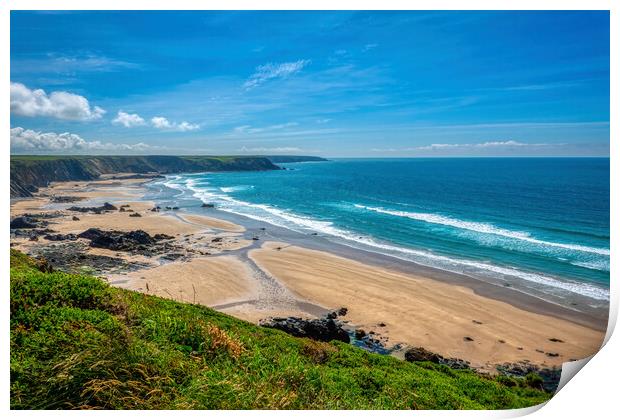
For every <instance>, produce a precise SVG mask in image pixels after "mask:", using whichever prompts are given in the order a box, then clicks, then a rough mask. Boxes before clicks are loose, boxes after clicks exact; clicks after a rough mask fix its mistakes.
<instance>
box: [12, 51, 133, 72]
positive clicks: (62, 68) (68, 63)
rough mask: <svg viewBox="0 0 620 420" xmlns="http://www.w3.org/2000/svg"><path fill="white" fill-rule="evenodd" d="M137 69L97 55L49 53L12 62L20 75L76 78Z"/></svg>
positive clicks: (127, 63)
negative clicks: (79, 75)
mask: <svg viewBox="0 0 620 420" xmlns="http://www.w3.org/2000/svg"><path fill="white" fill-rule="evenodd" d="M135 68H139V65H138V64H135V63H129V62H127V61H123V60H119V59H115V58H111V57H106V56H102V55H97V54H77V55H62V54H58V53H48V54H45V55H40V56H34V57H33V56H26V58H22V57H17V58H16V59H14V60H12V61H11V69H12V70H15V72H16V73H19V74H39V73H54V74H56V75H70V76H75V75H76V74H77V73H82V72H98V73H101V72H114V71H120V70H125V69H135Z"/></svg>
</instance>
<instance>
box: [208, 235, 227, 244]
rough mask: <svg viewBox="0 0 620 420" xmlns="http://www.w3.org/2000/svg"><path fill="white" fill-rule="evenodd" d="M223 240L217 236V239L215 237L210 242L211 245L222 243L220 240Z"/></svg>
mask: <svg viewBox="0 0 620 420" xmlns="http://www.w3.org/2000/svg"><path fill="white" fill-rule="evenodd" d="M223 239H224V238H220V237H219V236H218V237H216V238H213V239H211V242H213V243H217V242H222V240H223Z"/></svg>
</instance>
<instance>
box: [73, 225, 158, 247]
mask: <svg viewBox="0 0 620 420" xmlns="http://www.w3.org/2000/svg"><path fill="white" fill-rule="evenodd" d="M78 237H80V238H84V239H89V240H90V246H92V247H94V248H105V249H111V250H115V251H134V250H136V249H141V246H150V245H154V244H155V243H156V242H157V240H156V239H155V238H153V237H152V236H151V235H149V234H148V233H146V232H145V231H143V230H134V231H131V232H121V231H117V230H110V231H103V230H101V229H96V228H90V229H88V230H85V231H84V232H82V233H80V234H79V235H78Z"/></svg>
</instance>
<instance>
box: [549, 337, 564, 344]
mask: <svg viewBox="0 0 620 420" xmlns="http://www.w3.org/2000/svg"><path fill="white" fill-rule="evenodd" d="M549 341H551V342H553V343H563V342H564V341H563V340H560V339H559V338H550V339H549Z"/></svg>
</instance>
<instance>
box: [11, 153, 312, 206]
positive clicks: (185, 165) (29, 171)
mask: <svg viewBox="0 0 620 420" xmlns="http://www.w3.org/2000/svg"><path fill="white" fill-rule="evenodd" d="M280 158H282V159H284V160H282V161H283V162H291V161H300V160H299V159H301V161H303V160H306V159H317V158H310V157H300V156H281V157H280ZM286 158H288V159H289V160H286ZM290 159H293V160H290ZM319 159H320V158H319ZM273 169H279V167H278V166H276V165H275V164H274V163H273V161H272V160H270V158H268V157H264V156H11V196H12V197H27V196H30V195H31V194H32V192H33V191H36V189H37V188H39V187H43V186H46V185H48V184H49V183H50V182H54V181H88V180H93V179H96V178H98V177H99V176H100V175H102V174H111V173H118V172H136V173H139V172H142V173H145V172H157V173H175V172H207V171H214V172H215V171H265V170H273Z"/></svg>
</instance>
